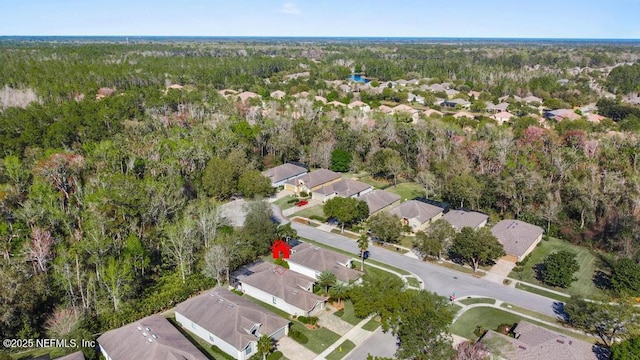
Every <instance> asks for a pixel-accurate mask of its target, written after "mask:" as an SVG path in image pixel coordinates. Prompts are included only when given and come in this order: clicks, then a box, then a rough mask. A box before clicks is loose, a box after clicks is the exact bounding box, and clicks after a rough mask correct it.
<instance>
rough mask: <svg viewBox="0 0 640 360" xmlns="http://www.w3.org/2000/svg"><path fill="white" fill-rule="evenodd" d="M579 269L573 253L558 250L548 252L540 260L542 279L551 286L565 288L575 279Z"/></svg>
mask: <svg viewBox="0 0 640 360" xmlns="http://www.w3.org/2000/svg"><path fill="white" fill-rule="evenodd" d="M578 270H580V264H578V260H577V256H576V254H575V253H572V252H570V251H566V250H560V251H558V252H555V253H553V254H549V255H548V256H547V257H546V258H545V259H544V261H543V262H542V273H541V278H542V281H543V282H544V283H545V284H547V285H551V286H559V287H563V288H566V287H568V286H569V285H571V283H572V282H574V281H576V280H577V279H576V278H575V277H574V276H575V274H576V272H578Z"/></svg>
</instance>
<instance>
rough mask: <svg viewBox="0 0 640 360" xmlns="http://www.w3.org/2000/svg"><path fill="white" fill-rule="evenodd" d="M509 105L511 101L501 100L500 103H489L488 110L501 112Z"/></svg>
mask: <svg viewBox="0 0 640 360" xmlns="http://www.w3.org/2000/svg"><path fill="white" fill-rule="evenodd" d="M508 107H509V103H506V102H501V103H499V104H498V105H494V104H491V105H489V104H487V111H491V112H494V113H499V112H503V111H507V108H508Z"/></svg>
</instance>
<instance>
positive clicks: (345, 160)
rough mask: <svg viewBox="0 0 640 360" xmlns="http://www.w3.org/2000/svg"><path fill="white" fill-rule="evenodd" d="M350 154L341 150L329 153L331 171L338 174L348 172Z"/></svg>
mask: <svg viewBox="0 0 640 360" xmlns="http://www.w3.org/2000/svg"><path fill="white" fill-rule="evenodd" d="M351 158H352V157H351V154H349V153H348V152H347V151H345V150H342V149H335V150H333V151H332V152H331V170H333V171H338V172H347V171H349V166H350V165H351Z"/></svg>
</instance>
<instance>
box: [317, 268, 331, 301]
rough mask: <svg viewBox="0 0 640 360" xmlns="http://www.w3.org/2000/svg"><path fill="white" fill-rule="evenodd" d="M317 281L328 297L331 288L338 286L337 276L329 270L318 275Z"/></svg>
mask: <svg viewBox="0 0 640 360" xmlns="http://www.w3.org/2000/svg"><path fill="white" fill-rule="evenodd" d="M316 280H317V282H318V285H320V286H322V287H324V293H325V295H326V294H327V293H329V287H331V286H334V285H335V284H336V275H335V274H334V273H332V272H331V271H329V270H325V271H323V272H321V273H320V274H318V278H317V279H316Z"/></svg>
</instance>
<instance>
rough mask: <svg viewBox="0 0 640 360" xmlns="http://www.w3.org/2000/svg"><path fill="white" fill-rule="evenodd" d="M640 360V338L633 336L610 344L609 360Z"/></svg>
mask: <svg viewBox="0 0 640 360" xmlns="http://www.w3.org/2000/svg"><path fill="white" fill-rule="evenodd" d="M637 359H640V337H638V336H634V337H631V338H629V339H626V340H623V341H621V342H618V343H613V344H611V360H637Z"/></svg>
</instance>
